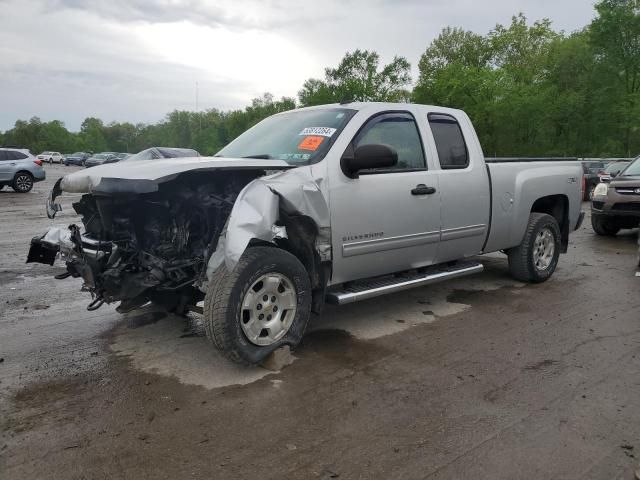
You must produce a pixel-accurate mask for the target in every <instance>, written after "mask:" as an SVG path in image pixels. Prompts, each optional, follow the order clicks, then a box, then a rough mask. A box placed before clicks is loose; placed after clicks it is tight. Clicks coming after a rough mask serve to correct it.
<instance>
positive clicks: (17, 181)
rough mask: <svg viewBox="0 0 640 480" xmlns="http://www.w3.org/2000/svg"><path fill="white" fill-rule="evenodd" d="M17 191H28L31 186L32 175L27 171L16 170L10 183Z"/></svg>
mask: <svg viewBox="0 0 640 480" xmlns="http://www.w3.org/2000/svg"><path fill="white" fill-rule="evenodd" d="M11 188H13V189H14V190H15V191H16V192H18V193H28V192H30V191H31V189H32V188H33V176H32V175H31V174H30V173H29V172H18V173H16V176H15V177H13V184H12V185H11Z"/></svg>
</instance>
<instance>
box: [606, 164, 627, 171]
mask: <svg viewBox="0 0 640 480" xmlns="http://www.w3.org/2000/svg"><path fill="white" fill-rule="evenodd" d="M627 165H629V164H628V163H612V164H610V165H608V166H607V168H605V169H604V171H605V173H619V172H620V170H622V169H623V168H624V167H626V166H627Z"/></svg>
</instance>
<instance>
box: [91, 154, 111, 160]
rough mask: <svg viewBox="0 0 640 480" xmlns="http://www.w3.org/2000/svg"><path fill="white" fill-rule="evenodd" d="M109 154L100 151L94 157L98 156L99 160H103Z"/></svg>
mask: <svg viewBox="0 0 640 480" xmlns="http://www.w3.org/2000/svg"><path fill="white" fill-rule="evenodd" d="M108 156H109V155H105V154H104V153H99V154H97V155H94V156H93V158H97V159H98V160H103V159H105V158H107V157H108Z"/></svg>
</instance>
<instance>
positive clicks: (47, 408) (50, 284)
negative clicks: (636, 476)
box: [0, 165, 640, 479]
mask: <svg viewBox="0 0 640 480" xmlns="http://www.w3.org/2000/svg"><path fill="white" fill-rule="evenodd" d="M75 168H76V167H63V166H58V165H53V166H47V174H48V179H47V181H46V182H42V183H38V184H36V186H35V188H34V190H33V191H32V192H31V193H29V194H26V195H19V194H16V193H13V192H12V191H11V190H7V189H6V188H5V189H4V190H3V191H0V205H1V206H2V208H1V209H0V225H2V230H1V231H0V358H1V359H2V360H1V361H0V477H1V478H7V479H23V478H24V479H34V478H47V479H55V478H61V479H76V478H77V479H80V478H82V479H94V478H109V479H115V478H136V479H144V478H154V479H156V478H171V479H176V478H207V479H210V478H216V479H225V478H233V479H235V478H260V479H267V478H274V479H275V478H278V479H280V478H289V479H298V478H299V479H309V478H321V479H323V478H340V479H371V478H398V479H414V478H415V479H418V478H419V479H424V478H429V479H440V478H442V479H444V478H483V479H484V478H487V479H519V478H522V479H531V478H536V479H546V478H549V479H558V478H563V479H574V478H575V479H631V478H633V472H634V470H635V469H636V468H638V461H639V459H640V413H639V412H640V314H639V312H640V295H639V292H640V277H636V276H635V271H636V268H635V253H636V250H637V246H636V236H637V232H623V233H621V234H619V235H618V236H617V237H616V238H601V237H596V236H595V235H594V234H593V233H592V231H591V228H590V225H589V220H588V219H587V221H586V222H585V225H584V226H583V227H582V229H581V230H580V231H578V232H577V233H575V234H574V235H573V236H572V238H571V245H570V250H569V253H568V254H567V255H563V256H562V257H561V260H560V264H559V267H558V270H557V272H556V274H555V275H554V277H553V278H552V279H551V280H550V281H549V282H547V283H544V284H541V285H523V284H521V283H518V282H514V281H513V280H511V279H510V278H509V276H508V275H507V264H506V258H505V257H504V256H503V255H500V254H496V255H490V256H487V257H483V260H482V261H483V262H484V263H485V267H486V271H485V272H484V273H482V274H479V275H476V276H474V277H467V278H464V279H458V280H454V281H451V282H447V283H443V284H440V285H434V286H430V287H425V288H420V289H416V290H412V291H409V292H404V293H400V294H396V295H391V296H387V297H382V298H380V299H374V300H370V301H366V302H362V303H359V304H353V305H349V306H345V307H339V308H337V307H335V308H327V310H326V312H325V313H324V314H323V315H322V316H319V317H314V318H313V319H312V322H313V324H312V328H311V331H310V332H309V333H308V334H307V336H306V337H305V340H304V342H303V344H302V345H301V346H300V347H299V348H298V349H297V350H296V351H295V352H294V355H295V361H294V362H293V363H292V364H291V365H290V366H288V367H286V368H284V369H283V370H282V371H280V372H272V371H268V370H265V369H263V368H260V367H255V368H240V367H236V366H234V365H230V364H229V363H228V362H226V361H225V360H223V359H222V358H220V357H219V356H218V355H217V353H216V352H215V351H214V350H213V349H212V348H211V346H210V345H209V344H208V343H207V340H206V338H204V337H203V334H202V328H201V323H200V322H201V319H200V318H199V316H198V315H196V314H191V315H190V316H189V317H188V318H179V317H175V316H172V315H166V314H164V313H162V312H159V311H154V310H151V309H148V308H147V309H142V310H140V311H138V312H135V313H134V314H131V315H129V316H127V317H123V316H121V315H118V314H117V313H116V312H115V310H114V308H113V306H104V307H102V308H101V309H99V310H97V311H95V312H88V311H87V310H86V309H85V307H86V305H87V304H88V303H89V301H90V300H89V297H88V294H86V293H82V292H80V291H79V289H80V284H79V282H78V280H74V279H66V280H61V281H56V280H54V279H53V278H52V275H53V274H55V273H58V272H60V271H61V267H60V265H57V266H56V267H54V268H51V267H48V266H44V265H37V264H29V265H26V264H25V263H24V261H25V258H26V253H27V249H28V244H29V240H30V238H31V237H33V236H35V235H37V234H40V233H42V232H43V231H44V230H45V229H46V228H47V227H48V226H50V225H51V224H52V222H50V221H49V220H48V219H47V218H46V215H45V213H44V207H43V205H44V201H45V199H46V196H47V194H48V192H49V189H50V188H51V186H52V185H53V182H54V181H55V180H56V179H57V178H58V177H59V176H60V175H62V174H63V173H65V172H69V171H71V170H73V169H75ZM73 200H74V197H73V196H66V197H63V198H62V203H63V211H62V212H61V214H59V216H58V217H57V218H56V220H55V222H54V224H61V225H67V224H69V223H72V222H74V221H77V218H76V217H75V215H74V212H73V209H72V208H71V202H72V201H73ZM583 208H584V209H585V210H586V209H588V205H587V204H585V205H584V206H583Z"/></svg>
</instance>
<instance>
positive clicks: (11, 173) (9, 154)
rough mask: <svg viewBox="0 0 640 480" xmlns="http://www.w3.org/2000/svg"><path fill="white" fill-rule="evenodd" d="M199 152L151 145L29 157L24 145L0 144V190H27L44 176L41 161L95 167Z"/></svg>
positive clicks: (30, 155)
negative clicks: (118, 150)
mask: <svg viewBox="0 0 640 480" xmlns="http://www.w3.org/2000/svg"><path fill="white" fill-rule="evenodd" d="M199 156H200V154H199V153H198V152H197V151H196V150H193V149H190V148H170V147H151V148H147V149H146V150H142V151H141V152H138V153H136V154H135V155H130V154H128V153H124V154H120V153H116V152H102V153H97V154H93V155H91V154H89V153H85V152H76V153H74V154H72V155H67V156H62V155H61V154H60V153H59V152H43V153H41V154H40V155H37V156H35V157H34V156H33V155H32V154H31V152H30V151H29V150H28V149H26V148H18V147H0V190H2V189H3V188H4V187H5V186H10V187H11V188H13V189H14V190H15V191H16V192H18V193H27V192H29V191H31V189H32V188H33V185H34V183H36V182H41V181H42V180H44V179H45V178H46V172H45V170H44V168H43V163H44V162H48V163H54V162H56V163H62V164H64V165H79V166H84V167H87V168H88V167H95V166H97V165H102V164H106V163H114V162H120V161H137V160H154V159H161V158H177V157H199Z"/></svg>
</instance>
